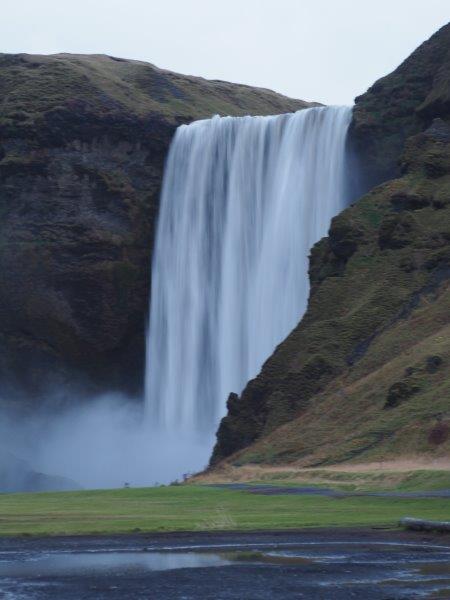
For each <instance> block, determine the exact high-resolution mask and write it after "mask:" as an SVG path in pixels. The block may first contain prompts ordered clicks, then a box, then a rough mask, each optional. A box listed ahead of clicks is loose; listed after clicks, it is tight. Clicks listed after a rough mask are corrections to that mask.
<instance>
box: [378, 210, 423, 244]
mask: <svg viewBox="0 0 450 600" xmlns="http://www.w3.org/2000/svg"><path fill="white" fill-rule="evenodd" d="M414 224H415V223H414V219H413V218H412V217H411V216H410V215H409V214H405V215H386V216H385V217H384V219H383V221H382V222H381V225H380V229H379V232H378V245H379V246H380V249H381V250H385V249H396V248H404V247H405V246H407V245H408V244H411V243H412V241H413V234H412V232H413V230H414Z"/></svg>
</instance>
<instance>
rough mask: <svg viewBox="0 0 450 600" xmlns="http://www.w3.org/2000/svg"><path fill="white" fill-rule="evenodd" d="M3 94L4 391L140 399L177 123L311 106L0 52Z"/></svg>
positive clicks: (190, 80)
mask: <svg viewBox="0 0 450 600" xmlns="http://www.w3.org/2000/svg"><path fill="white" fill-rule="evenodd" d="M0 97H1V104H0V213H1V219H0V240H1V243H0V396H1V397H3V398H11V397H12V396H14V395H15V394H17V393H20V394H22V395H23V394H25V396H26V398H28V399H29V400H30V402H33V399H38V398H40V397H41V396H42V394H45V393H47V392H52V390H56V389H59V390H61V389H64V390H66V392H67V393H68V394H69V395H70V393H71V392H73V391H74V390H83V391H84V392H98V391H104V390H108V389H113V390H122V391H126V392H129V393H133V394H134V393H138V392H139V391H140V387H141V383H142V375H143V361H144V354H145V352H144V335H145V321H146V315H147V307H148V299H149V281H150V257H151V250H152V241H153V232H154V225H155V217H156V214H157V209H158V194H159V188H160V184H161V177H162V170H163V164H164V159H165V156H166V153H167V149H168V146H169V143H170V140H171V137H172V135H173V133H174V130H175V128H176V126H177V125H178V124H180V123H185V122H189V121H192V120H193V119H198V118H205V117H209V116H211V115H213V114H215V113H218V114H231V115H244V114H272V113H281V112H289V111H293V110H297V109H300V108H303V107H305V106H307V104H306V103H305V102H302V101H298V100H291V99H288V98H286V97H283V96H280V95H278V94H275V93H274V92H271V91H269V90H262V89H255V88H251V87H247V86H244V85H235V84H230V83H225V82H222V81H206V80H204V79H200V78H195V77H186V76H182V75H177V74H176V73H171V72H168V71H163V70H161V69H158V68H156V67H154V66H152V65H150V64H146V63H142V62H136V61H129V60H122V59H118V58H114V57H109V56H77V55H67V54H61V55H55V56H31V55H0ZM36 401H37V400H36Z"/></svg>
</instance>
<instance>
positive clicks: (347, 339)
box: [212, 25, 450, 465]
mask: <svg viewBox="0 0 450 600" xmlns="http://www.w3.org/2000/svg"><path fill="white" fill-rule="evenodd" d="M449 74H450V25H447V26H446V27H444V28H442V29H441V30H440V31H439V32H437V33H436V34H435V35H434V36H433V37H432V38H431V39H430V40H428V41H427V42H425V43H424V44H423V45H422V46H421V47H420V48H418V50H417V51H416V52H415V53H414V54H413V55H412V56H411V57H410V58H408V59H407V60H406V61H405V62H404V63H403V64H402V65H401V66H400V67H399V68H398V69H397V70H396V71H394V73H392V74H391V75H389V76H387V77H385V78H383V79H381V80H380V81H378V82H377V83H375V84H374V86H372V88H370V90H369V91H368V92H367V93H366V94H364V95H363V96H360V97H359V98H357V100H356V107H355V111H354V119H353V123H352V125H351V129H350V140H349V142H350V146H351V147H352V148H353V149H354V150H356V153H357V156H358V158H359V160H360V168H361V172H362V174H363V185H364V186H368V185H369V182H370V183H373V182H376V183H380V182H381V181H383V180H385V181H386V180H389V181H386V182H385V183H383V184H382V185H379V186H378V187H375V188H374V189H372V190H371V191H369V192H368V193H367V194H366V195H364V196H363V198H362V199H360V200H359V201H358V202H357V203H355V204H354V205H353V206H351V207H349V208H348V209H347V210H346V211H344V212H343V213H342V214H341V215H340V216H338V217H337V218H335V219H334V220H333V222H332V225H331V228H330V232H329V237H327V238H325V239H323V240H322V241H320V242H319V243H318V244H317V245H316V246H315V247H314V248H313V250H312V254H311V259H310V278H311V286H312V289H311V295H310V301H309V306H308V310H307V312H306V314H305V316H304V318H303V319H302V321H301V322H300V323H299V325H298V326H297V327H296V328H295V329H294V331H293V332H292V333H291V334H290V336H289V337H288V338H287V339H286V340H285V341H284V342H282V343H281V344H280V345H279V347H278V348H277V349H276V351H275V352H274V354H273V355H272V356H271V357H270V358H269V359H268V360H267V362H266V363H265V365H264V366H263V369H262V371H261V373H260V374H259V375H258V376H257V377H256V378H255V379H254V380H252V381H250V382H249V383H248V385H247V387H246V388H245V389H244V391H243V393H242V395H241V397H238V396H237V395H235V394H231V395H230V397H229V400H228V414H227V416H226V417H225V418H224V419H223V420H222V422H221V425H220V428H219V431H218V436H217V444H216V447H215V449H214V454H213V457H212V463H213V464H217V463H218V462H220V461H221V460H223V459H225V458H226V459H227V460H228V462H229V463H231V464H234V465H242V464H245V463H266V464H267V463H272V464H273V463H286V462H294V461H295V462H296V463H297V464H300V465H324V464H328V463H332V462H341V461H347V460H351V459H354V460H358V461H360V460H364V461H366V460H375V459H376V460H378V459H380V458H384V457H386V456H398V455H401V454H402V453H408V454H409V455H411V454H430V455H448V452H449V449H450V399H449V398H450V378H449V375H448V373H449V364H450V285H449V281H450V101H449V100H450V77H449ZM392 177H395V178H392Z"/></svg>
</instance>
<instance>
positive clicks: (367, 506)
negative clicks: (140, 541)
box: [0, 485, 450, 535]
mask: <svg viewBox="0 0 450 600" xmlns="http://www.w3.org/2000/svg"><path fill="white" fill-rule="evenodd" d="M404 516H410V517H416V518H422V519H436V520H446V519H447V520H448V519H449V518H450V502H449V500H448V499H439V498H433V499H426V500H424V499H410V498H378V497H346V498H327V497H317V496H262V495H254V494H250V493H248V492H242V491H234V490H228V489H214V488H209V487H202V486H198V485H187V486H169V487H161V488H141V489H120V490H95V491H81V492H59V493H40V494H4V495H0V535H27V534H28V535H58V534H59V535H63V534H72V535H73V534H88V533H92V534H94V533H95V534H112V533H131V532H156V531H166V532H169V531H213V530H240V531H245V530H252V529H261V530H264V529H265V530H268V529H292V528H301V527H331V526H359V525H361V526H364V525H365V526H372V525H378V526H381V525H386V526H395V525H396V524H397V523H398V521H399V519H400V518H401V517H404Z"/></svg>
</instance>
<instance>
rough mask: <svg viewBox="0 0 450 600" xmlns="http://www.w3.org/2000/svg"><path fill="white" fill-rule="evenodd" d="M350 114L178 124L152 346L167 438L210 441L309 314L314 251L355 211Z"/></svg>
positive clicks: (150, 394)
mask: <svg viewBox="0 0 450 600" xmlns="http://www.w3.org/2000/svg"><path fill="white" fill-rule="evenodd" d="M350 119H351V108H347V107H317V108H310V109H306V110H302V111H299V112H297V113H293V114H285V115H278V116H269V117H222V118H221V117H217V116H216V117H213V118H212V119H209V120H204V121H197V122H194V123H192V124H190V125H187V126H186V125H183V126H181V127H179V128H178V130H177V132H176V134H175V137H174V140H173V142H172V145H171V148H170V152H169V156H168V160H167V165H166V169H165V175H164V183H163V190H162V197H161V206H160V216H159V222H158V228H157V236H156V245H155V249H154V255H153V269H152V291H151V306H150V319H149V335H148V340H147V368H146V402H147V411H148V415H149V419H150V420H151V424H152V427H154V429H155V430H157V431H159V433H161V432H163V431H166V432H167V434H168V435H171V436H173V435H175V436H176V435H177V432H181V431H182V432H184V434H185V435H192V436H195V435H204V436H206V437H207V438H208V437H209V439H212V435H213V434H214V431H215V429H216V428H217V425H218V422H219V420H220V418H221V417H222V416H223V414H224V412H225V404H226V399H227V396H228V394H229V393H230V392H237V393H239V392H241V390H242V389H243V387H244V386H245V384H246V383H247V381H248V380H249V379H251V378H252V377H254V376H255V375H256V374H257V373H258V371H259V370H260V368H261V366H262V364H263V362H264V361H265V360H266V359H267V358H268V357H269V356H270V354H271V353H272V351H273V350H274V348H275V346H276V345H277V344H278V343H280V342H281V341H282V340H283V339H284V338H285V337H286V336H287V335H288V333H289V332H290V331H291V330H292V329H293V328H294V327H295V325H296V324H297V323H298V321H299V320H300V318H301V317H302V315H303V313H304V311H305V309H306V304H307V299H308V293H309V281H308V254H309V251H310V248H311V246H312V245H313V244H314V243H315V242H317V241H318V240H319V239H320V238H321V237H323V236H324V235H326V234H327V231H328V228H329V225H330V221H331V219H332V217H333V216H335V215H336V214H337V213H339V211H341V210H342V209H343V208H344V207H345V205H346V157H345V143H346V135H347V129H348V125H349V122H350ZM209 449H210V448H209ZM205 460H207V456H205ZM193 466H202V465H193Z"/></svg>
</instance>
